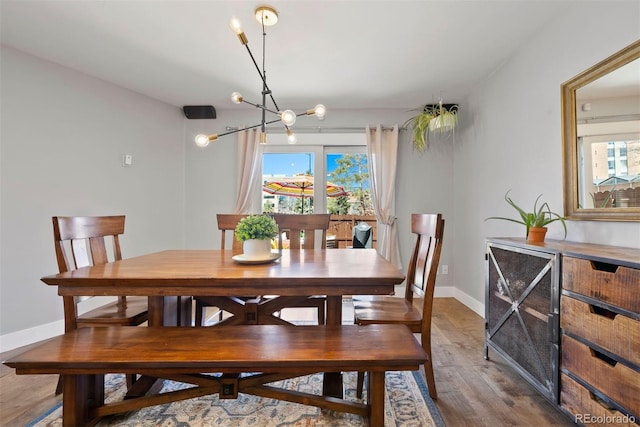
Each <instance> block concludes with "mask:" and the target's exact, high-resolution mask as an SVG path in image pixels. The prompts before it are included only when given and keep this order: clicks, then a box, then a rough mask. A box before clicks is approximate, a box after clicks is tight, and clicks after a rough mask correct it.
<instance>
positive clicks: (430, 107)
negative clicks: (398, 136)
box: [403, 100, 458, 151]
mask: <svg viewBox="0 0 640 427" xmlns="http://www.w3.org/2000/svg"><path fill="white" fill-rule="evenodd" d="M457 124H458V105H457V104H443V103H442V100H440V102H439V103H437V104H427V105H425V106H424V108H423V109H422V111H420V112H419V113H418V114H417V115H415V116H413V117H411V118H410V119H409V120H407V121H406V122H405V123H404V124H403V127H408V128H410V129H411V135H412V138H413V146H414V147H415V149H416V150H418V151H424V150H426V149H427V148H428V147H429V134H430V133H433V132H439V133H445V132H449V131H453V130H454V129H455V127H456V125H457Z"/></svg>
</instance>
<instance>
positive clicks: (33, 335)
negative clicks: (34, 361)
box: [0, 320, 64, 353]
mask: <svg viewBox="0 0 640 427" xmlns="http://www.w3.org/2000/svg"><path fill="white" fill-rule="evenodd" d="M63 333H64V320H57V321H55V322H51V323H46V324H44V325H38V326H34V327H33V328H29V329H23V330H21V331H16V332H12V333H10V334H5V335H1V336H0V353H4V352H5V351H10V350H14V349H16V348H20V347H23V346H25V345H29V344H33V343H35V342H38V341H42V340H46V339H49V338H53V337H55V336H58V335H62V334H63Z"/></svg>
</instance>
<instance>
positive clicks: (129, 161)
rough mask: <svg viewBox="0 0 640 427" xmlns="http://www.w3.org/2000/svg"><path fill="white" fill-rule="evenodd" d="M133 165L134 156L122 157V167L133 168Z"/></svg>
mask: <svg viewBox="0 0 640 427" xmlns="http://www.w3.org/2000/svg"><path fill="white" fill-rule="evenodd" d="M132 164H133V156H132V155H131V154H125V155H124V156H122V166H131V165H132Z"/></svg>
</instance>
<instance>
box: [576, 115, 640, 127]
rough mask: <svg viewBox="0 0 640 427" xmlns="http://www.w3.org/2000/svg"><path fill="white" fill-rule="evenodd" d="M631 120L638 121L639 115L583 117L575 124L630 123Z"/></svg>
mask: <svg viewBox="0 0 640 427" xmlns="http://www.w3.org/2000/svg"><path fill="white" fill-rule="evenodd" d="M631 120H640V114H618V115H615V116H593V117H583V118H581V119H577V120H576V123H577V124H580V125H582V124H587V123H602V122H611V121H620V122H624V121H631Z"/></svg>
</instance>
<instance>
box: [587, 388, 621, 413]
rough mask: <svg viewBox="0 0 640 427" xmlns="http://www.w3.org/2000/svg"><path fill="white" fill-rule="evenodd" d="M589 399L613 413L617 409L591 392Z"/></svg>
mask: <svg viewBox="0 0 640 427" xmlns="http://www.w3.org/2000/svg"><path fill="white" fill-rule="evenodd" d="M589 397H590V398H591V400H593V401H594V402H596V403H597V404H598V405H600V406H602V407H603V408H605V409H607V410H609V411H613V410H614V409H615V408H614V407H613V406H611V405H609V404H608V403H607V402H605V401H604V400H602V399H601V398H599V397H598V396H596V395H595V393H593V392H591V391H590V392H589Z"/></svg>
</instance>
